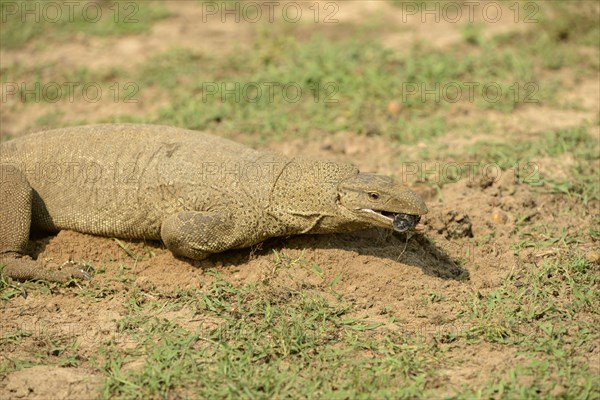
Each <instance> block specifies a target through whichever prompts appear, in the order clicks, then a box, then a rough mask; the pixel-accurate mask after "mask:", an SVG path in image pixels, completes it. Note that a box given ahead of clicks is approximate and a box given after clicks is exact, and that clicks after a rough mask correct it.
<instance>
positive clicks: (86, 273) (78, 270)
mask: <svg viewBox="0 0 600 400" xmlns="http://www.w3.org/2000/svg"><path fill="white" fill-rule="evenodd" d="M59 269H60V270H61V271H62V272H64V273H65V274H67V275H69V277H70V278H71V279H76V280H86V281H89V280H90V279H92V276H94V272H95V271H94V268H92V266H91V265H90V264H85V263H78V262H75V261H72V260H68V261H65V262H64V263H63V264H62V265H61V266H60V268H59Z"/></svg>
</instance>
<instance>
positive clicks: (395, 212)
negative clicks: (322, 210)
mask: <svg viewBox="0 0 600 400" xmlns="http://www.w3.org/2000/svg"><path fill="white" fill-rule="evenodd" d="M337 190H338V197H337V199H338V206H339V207H340V208H341V210H342V212H343V213H344V214H346V215H347V214H348V213H350V214H351V215H352V217H353V218H354V219H358V220H359V221H361V222H365V223H367V224H370V225H374V226H379V227H382V228H392V229H394V230H395V231H397V232H405V231H407V230H409V229H412V228H414V227H415V226H416V225H417V224H418V223H419V221H420V219H421V215H423V214H426V213H427V206H426V205H425V202H424V201H423V199H421V198H420V197H419V195H417V194H416V193H415V192H413V191H412V190H410V189H409V188H408V187H407V186H405V185H403V184H401V183H398V182H395V181H394V180H393V179H392V178H390V177H387V176H382V175H375V174H367V173H358V174H356V175H353V176H351V177H349V178H346V179H344V180H343V181H341V182H340V183H339V184H338V188H337Z"/></svg>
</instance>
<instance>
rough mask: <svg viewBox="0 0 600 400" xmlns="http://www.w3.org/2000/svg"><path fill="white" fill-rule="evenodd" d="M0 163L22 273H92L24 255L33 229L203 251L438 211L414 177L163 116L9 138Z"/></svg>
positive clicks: (10, 270) (5, 255)
mask: <svg viewBox="0 0 600 400" xmlns="http://www.w3.org/2000/svg"><path fill="white" fill-rule="evenodd" d="M0 167H1V169H0V183H1V186H0V228H1V233H0V264H4V265H6V267H5V269H4V274H5V275H7V276H9V277H11V278H14V279H20V280H26V279H46V280H51V281H59V282H60V281H65V280H67V279H69V278H70V277H75V278H82V277H85V274H84V273H83V272H80V271H79V270H77V269H75V270H74V271H68V270H65V271H58V272H56V271H55V272H51V271H45V270H44V269H43V268H42V267H41V266H40V265H38V263H37V262H36V261H33V260H31V259H29V258H28V257H26V256H24V255H23V252H24V250H25V246H26V245H27V241H28V240H29V234H30V230H41V231H46V232H57V231H59V230H62V229H69V230H74V231H78V232H82V233H89V234H94V235H101V236H108V237H118V238H126V239H149V240H162V241H163V242H164V243H165V245H166V246H167V248H168V249H169V250H171V251H172V252H173V253H174V254H175V255H176V256H181V257H188V258H192V259H203V258H205V257H207V256H209V255H210V254H213V253H219V252H222V251H225V250H227V249H232V248H243V247H248V246H251V245H253V244H256V243H260V242H262V241H264V240H265V239H268V238H270V237H277V236H287V235H293V234H302V233H332V232H347V231H353V230H357V229H362V228H368V227H372V226H380V227H390V228H392V227H398V226H399V224H396V223H395V222H397V221H395V217H397V215H399V214H400V215H403V214H408V215H409V216H415V218H416V219H410V220H409V221H410V222H409V223H408V228H412V227H413V226H414V225H415V224H416V223H417V222H418V217H417V216H419V215H422V214H424V213H426V212H427V208H426V206H425V204H424V202H423V201H422V200H421V199H420V198H419V197H418V196H417V195H416V194H415V193H414V192H412V191H410V190H409V189H408V188H407V187H405V186H404V185H402V184H400V183H396V182H394V181H393V180H392V179H391V178H388V177H384V176H379V175H373V174H364V173H359V171H358V170H357V169H356V168H355V167H354V166H352V165H351V164H347V163H337V162H329V161H318V160H310V159H304V158H287V157H284V156H282V155H278V154H275V153H269V152H262V151H257V150H254V149H251V148H248V147H245V146H243V145H241V144H238V143H235V142H233V141H230V140H227V139H224V138H220V137H217V136H213V135H210V134H207V133H203V132H196V131H189V130H184V129H178V128H172V127H166V126H157V125H136V124H106V125H90V126H81V127H72V128H63V129H56V130H51V131H45V132H39V133H35V134H31V135H27V136H25V137H22V138H18V139H15V140H12V141H8V142H5V143H2V144H1V145H0ZM405 225H406V224H405ZM397 230H398V229H397ZM403 230H405V228H403Z"/></svg>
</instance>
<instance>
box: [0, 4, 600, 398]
mask: <svg viewBox="0 0 600 400" xmlns="http://www.w3.org/2000/svg"><path fill="white" fill-rule="evenodd" d="M168 8H169V10H170V11H171V12H172V13H173V15H172V16H171V17H169V18H167V19H165V20H163V21H159V22H157V23H156V24H155V25H154V26H153V28H152V30H151V32H150V33H149V34H145V35H132V36H125V37H115V38H111V37H108V38H89V37H86V38H78V37H75V38H74V39H73V40H72V41H71V42H70V43H68V44H67V45H65V46H61V47H59V48H51V49H50V48H46V49H43V48H35V49H33V48H24V49H17V50H11V51H3V52H2V54H1V57H2V64H3V65H10V64H11V63H15V62H19V63H22V64H25V65H26V64H27V63H35V62H39V61H40V60H45V61H51V62H52V63H54V65H55V67H56V68H60V67H61V66H65V67H67V66H68V67H71V66H73V65H84V66H89V67H98V66H107V65H111V66H112V65H118V64H121V65H126V64H130V63H131V62H132V61H131V60H134V61H133V62H134V63H139V62H143V61H145V60H147V59H148V58H150V57H151V56H152V55H153V54H157V53H158V52H160V51H163V50H165V49H167V48H168V47H170V46H171V45H172V43H178V45H179V46H183V47H189V48H192V49H194V50H201V51H207V50H209V51H210V50H214V51H235V47H234V46H231V45H230V43H232V42H235V43H237V45H240V46H243V45H244V43H245V42H248V43H249V42H251V41H252V38H253V30H252V27H251V26H249V25H247V24H222V23H220V22H218V21H216V22H213V23H207V24H199V23H197V21H198V19H199V18H200V16H201V14H200V13H201V9H200V7H198V5H197V4H196V3H195V2H191V1H189V2H188V1H177V2H171V3H168ZM390 10H391V6H390V5H389V4H388V3H387V2H383V1H377V2H358V1H354V2H346V3H343V5H342V6H341V11H340V18H347V19H351V18H353V17H354V18H356V19H361V18H364V17H365V15H379V16H381V15H384V16H385V18H387V19H391V20H393V18H395V16H394V14H393V13H392V12H391V11H390ZM459 29H460V26H457V25H455V24H435V26H434V28H431V27H427V26H424V25H422V24H420V23H418V21H413V22H410V23H409V24H408V26H407V27H406V34H401V33H397V32H394V33H390V34H382V35H381V43H382V44H384V45H385V46H388V47H390V48H395V49H398V48H401V47H402V46H406V45H407V43H410V42H411V41H415V40H426V41H427V42H430V43H433V44H434V45H438V46H440V47H443V46H446V45H448V43H451V42H452V41H458V40H461V35H460V34H459ZM503 29H526V27H525V28H524V27H521V26H515V24H514V23H511V21H508V22H506V24H502V23H499V24H495V25H494V26H493V30H495V31H502V30H503ZM493 33H496V32H494V31H490V32H486V34H493ZM197 38H203V39H202V40H198V39H197ZM32 55H34V57H31V56H32ZM128 66H130V65H128ZM559 78H560V79H562V80H563V82H570V81H572V77H570V76H568V75H567V74H564V76H560V77H559ZM598 89H599V88H598V81H596V80H594V81H590V82H586V81H583V82H581V81H580V82H577V84H575V85H573V86H571V87H570V90H569V91H568V96H569V97H570V98H571V99H573V100H574V101H580V102H581V104H583V106H582V107H581V109H580V110H577V111H570V110H560V111H557V110H555V109H552V108H549V107H545V106H543V107H529V108H523V109H519V110H517V111H516V112H514V113H512V114H502V113H499V112H496V111H493V110H467V111H466V114H467V115H466V116H465V115H464V113H457V114H456V119H457V120H458V119H460V118H474V117H486V118H490V119H493V120H494V121H497V122H498V123H499V124H500V125H501V126H503V127H505V128H506V130H510V131H511V132H512V133H513V134H514V136H515V137H517V138H518V137H519V136H520V135H527V134H528V132H531V131H535V132H541V131H543V130H545V129H553V128H559V127H570V126H578V125H580V124H581V123H582V122H584V121H589V122H590V123H593V121H595V119H596V118H597V117H598V110H599V109H600V103H599V98H598V95H597V93H598ZM164 101H165V100H164V99H163V98H161V96H160V93H157V96H156V98H153V99H145V100H144V101H143V102H142V103H140V104H135V105H131V106H129V105H123V104H114V103H113V104H99V105H97V106H96V108H94V109H91V108H90V107H89V106H88V105H77V104H75V105H74V106H72V107H68V108H64V109H63V110H62V111H64V112H65V118H69V116H71V115H73V116H75V115H77V114H80V115H81V113H84V115H85V116H86V117H88V118H89V119H90V120H93V119H95V118H96V117H98V118H102V117H105V116H110V115H114V114H121V115H127V114H133V115H135V114H139V115H142V114H145V113H148V112H151V111H152V110H156V109H157V108H158V107H160V106H161V105H162V104H164ZM50 107H52V105H48V104H39V105H36V106H35V107H30V108H28V109H27V113H19V112H9V113H5V112H3V113H2V114H3V115H2V118H1V122H2V125H3V127H2V129H3V133H10V134H11V135H12V136H19V135H21V134H25V133H27V131H28V130H29V129H30V126H31V123H30V121H32V119H35V118H36V116H39V115H42V114H44V113H45V112H47V110H48V109H49V108H50ZM592 133H593V134H594V135H599V134H600V132H599V131H598V127H597V126H596V127H594V128H592ZM486 135H487V134H486V133H485V132H480V133H478V134H477V135H476V136H469V137H457V136H456V135H455V134H454V133H453V132H448V133H447V134H445V135H444V136H442V137H441V138H439V139H438V140H437V141H436V146H438V148H445V147H446V146H450V147H452V146H460V145H465V144H468V143H473V142H474V141H476V140H478V139H482V138H487V136H486ZM239 139H240V140H241V141H243V140H244V139H245V138H242V137H240V138H239ZM489 139H493V140H503V138H498V137H497V136H496V133H491V134H490V137H489ZM424 146H427V144H426V143H424V142H423V143H417V144H415V145H404V144H398V143H397V142H394V141H393V140H391V139H389V138H385V137H379V136H358V135H356V134H354V133H351V132H339V133H337V134H335V135H332V136H317V135H311V136H310V137H309V138H308V139H292V140H284V141H279V142H273V143H267V144H265V145H262V146H260V148H264V149H268V150H272V151H279V152H282V153H284V154H287V155H311V156H315V157H319V158H328V159H333V160H344V161H350V162H353V163H355V164H356V165H358V167H359V168H360V169H361V170H363V171H374V172H379V173H382V174H390V173H393V174H396V175H398V171H403V168H404V167H405V164H403V161H402V160H403V154H406V153H407V152H411V151H414V149H419V148H423V147H424ZM443 161H448V160H440V163H439V164H438V165H427V166H426V165H421V166H420V167H421V168H426V169H427V170H428V171H431V170H434V171H435V168H438V170H437V171H438V173H443V168H444V166H445V164H444V162H443ZM537 162H538V166H539V168H540V170H543V172H544V174H545V175H546V176H561V174H564V171H565V170H566V169H567V168H568V167H569V166H570V165H571V163H572V160H570V159H569V158H568V157H563V158H559V159H558V160H557V159H539V160H537ZM516 175H517V174H516V171H514V170H509V171H506V172H504V173H502V174H500V175H499V176H496V175H493V176H484V175H481V174H479V175H475V176H472V177H467V176H462V177H463V179H461V180H459V181H458V182H456V183H452V184H447V185H444V186H443V188H442V189H441V192H437V191H436V190H434V189H431V188H430V187H429V186H426V185H419V184H418V183H417V182H416V181H417V179H416V177H415V176H414V175H410V174H409V175H407V177H406V178H407V181H408V182H409V183H410V184H411V185H412V186H413V187H414V189H415V190H416V191H417V192H419V193H420V194H421V195H422V196H423V198H424V199H425V200H426V201H427V203H428V207H429V213H428V214H427V215H426V216H425V217H424V218H423V219H422V223H421V226H420V229H419V230H418V231H417V232H416V233H414V234H411V235H409V239H408V238H407V236H402V235H394V234H391V233H388V232H382V231H380V230H369V231H364V232H358V233H354V234H345V235H341V234H340V235H323V236H301V237H290V238H280V239H273V240H270V241H268V242H266V243H263V244H262V245H260V246H257V247H256V248H253V249H251V250H249V249H243V250H235V251H229V252H227V253H225V254H221V255H215V256H213V257H211V258H209V259H207V260H203V261H200V262H185V261H181V260H177V259H175V258H173V257H172V256H171V254H170V253H169V252H168V251H167V250H166V249H164V248H163V247H162V246H161V245H160V244H159V243H140V242H127V241H124V242H123V243H124V244H125V246H126V247H127V248H128V249H130V250H131V251H133V252H134V253H136V254H138V255H143V257H142V260H141V261H134V260H133V259H132V258H131V257H130V256H129V255H128V254H126V252H125V251H124V250H123V249H122V247H121V246H120V245H119V243H117V241H115V240H114V239H110V238H101V237H93V236H90V235H85V234H80V233H76V232H68V231H63V232H60V233H59V234H58V235H56V236H51V237H43V238H36V239H35V240H33V241H32V244H31V248H30V254H31V255H32V256H34V257H37V258H38V259H44V260H48V261H49V262H55V263H60V262H62V261H63V260H65V259H67V258H71V259H74V260H86V261H89V262H91V263H92V264H94V265H95V267H96V269H103V270H104V271H103V273H102V274H98V275H97V276H96V277H95V278H94V279H93V280H92V281H91V282H89V283H83V284H82V285H83V286H85V285H91V286H92V287H96V288H98V287H102V288H104V290H105V291H106V293H107V297H106V299H99V300H98V301H95V302H90V303H86V304H85V305H84V304H82V303H81V299H80V297H78V296H76V295H75V294H73V292H72V290H73V289H67V288H60V287H55V286H51V287H50V289H49V290H48V293H47V294H40V295H36V296H29V297H27V298H25V297H20V296H19V297H15V298H13V299H12V300H11V301H10V302H9V303H7V305H5V306H3V307H2V308H1V309H0V318H1V321H2V322H1V324H2V329H1V330H0V336H2V335H3V334H4V333H5V332H10V331H13V329H14V327H15V326H19V327H21V328H22V329H26V330H30V331H36V330H45V329H60V330H63V332H62V334H64V335H82V340H81V341H80V348H79V353H80V354H83V355H89V356H91V355H92V354H94V352H95V351H96V350H97V346H98V342H99V338H100V337H101V336H103V335H107V334H114V332H116V328H115V320H117V319H118V318H119V317H120V316H121V315H123V313H124V312H125V310H124V309H123V304H122V303H121V301H120V300H119V301H118V300H116V299H114V298H112V297H111V296H110V295H109V294H110V293H115V292H118V291H119V289H120V287H121V285H122V283H121V282H120V281H119V280H117V279H115V277H117V275H118V274H119V265H120V264H124V265H126V266H127V267H128V268H130V269H131V273H132V275H133V277H134V279H135V285H136V286H137V287H138V288H139V289H140V290H142V291H146V292H147V293H151V292H153V291H154V292H156V291H158V292H161V293H176V292H177V291H178V290H181V289H185V288H190V287H192V288H202V287H207V286H208V285H209V284H210V282H211V281H212V280H213V279H214V278H213V275H212V274H209V273H207V271H208V270H209V269H211V268H215V267H217V268H218V269H219V270H220V271H221V273H222V276H223V277H224V279H226V280H228V281H231V282H233V283H235V284H242V283H246V282H257V281H260V280H263V279H265V277H268V276H270V273H271V270H272V268H273V261H274V257H275V256H274V253H273V250H276V251H277V252H279V253H280V254H285V255H287V256H289V258H290V259H297V258H299V257H303V258H304V259H305V260H306V261H307V262H309V263H310V262H313V261H314V262H316V263H318V265H319V266H321V268H322V269H323V271H324V274H325V275H326V276H327V277H330V278H333V277H335V276H337V275H338V274H340V273H341V274H342V275H341V276H342V278H341V281H340V282H339V283H338V290H339V291H340V292H341V293H344V294H345V295H347V296H349V297H351V298H354V299H355V300H356V301H357V303H358V304H364V307H363V309H362V311H360V313H364V314H363V316H367V317H368V320H369V321H373V322H377V321H378V319H381V320H382V321H383V320H384V318H383V317H382V316H380V315H378V313H377V312H375V310H379V309H382V308H384V307H385V308H386V309H388V310H389V312H390V313H392V314H393V315H394V316H396V318H397V319H398V321H400V323H401V325H402V327H403V329H404V333H408V334H419V333H425V334H427V333H430V332H440V331H444V330H452V329H463V330H464V329H468V328H469V327H468V326H460V327H456V326H453V325H452V321H448V317H449V316H450V315H452V314H453V311H455V307H456V304H457V302H459V301H461V299H464V298H465V296H466V295H467V294H469V293H474V292H475V293H476V292H479V291H481V292H486V291H487V290H489V289H491V288H495V287H498V286H499V285H500V284H501V282H502V281H503V279H505V278H506V277H507V276H510V275H514V274H518V273H519V272H520V271H521V270H522V264H523V262H525V261H531V260H534V261H539V262H542V261H543V260H546V259H549V258H552V257H553V256H555V255H556V254H557V253H558V252H559V250H558V249H553V248H549V249H548V248H547V249H544V250H543V251H539V252H536V251H535V250H533V249H531V250H529V251H527V250H526V251H524V252H523V251H522V252H521V253H520V255H518V256H517V255H516V252H515V251H514V249H513V244H514V243H515V241H516V240H517V238H516V236H515V232H516V223H517V220H523V219H525V220H526V221H528V222H530V223H534V222H536V223H538V222H545V223H547V224H548V225H553V226H555V227H560V228H564V229H565V230H566V231H567V232H575V231H578V230H579V229H581V227H589V226H590V225H591V224H593V220H592V219H591V217H590V216H582V215H570V216H569V217H567V218H558V217H557V216H560V215H562V214H563V212H562V210H563V209H564V207H565V204H564V202H563V201H562V200H561V198H559V197H557V196H555V195H553V194H536V193H534V192H533V191H532V190H531V187H530V186H528V185H525V184H522V183H520V182H519V179H517V176H516ZM590 207H594V208H595V211H594V212H595V213H596V215H597V213H598V204H592V205H590ZM474 239H475V240H479V241H480V243H483V244H482V245H478V246H475V245H474V244H473V240H474ZM572 246H573V248H572V249H571V250H572V251H581V252H583V253H587V252H590V251H592V250H596V251H597V250H598V244H597V243H593V242H592V241H588V242H586V243H581V244H574V245H572ZM561 251H562V250H561ZM107 260H110V261H107ZM291 274H292V276H291V278H290V277H288V278H284V277H277V278H276V280H275V281H274V282H273V283H272V284H273V285H281V286H282V287H287V286H286V285H290V284H291V283H290V282H289V281H286V279H293V281H294V284H296V285H300V284H301V283H306V284H310V283H311V281H312V280H313V279H315V278H314V276H311V275H310V274H308V273H307V272H306V271H305V270H303V269H298V270H297V271H291ZM430 293H443V296H444V297H445V299H446V301H444V302H438V303H424V302H423V297H424V296H427V295H428V294H430ZM149 296H150V295H149ZM168 317H169V318H173V319H175V320H179V321H183V322H182V323H184V324H185V323H186V321H187V323H189V324H193V322H191V321H190V316H189V315H187V314H186V312H185V310H183V311H181V312H179V313H176V315H171V316H168ZM64 321H68V322H69V323H68V324H64ZM56 327H60V328H56ZM24 343H26V344H27V346H23V345H19V346H14V347H13V348H12V349H11V352H12V354H11V357H19V356H20V355H25V354H24V353H27V352H30V351H32V349H35V348H36V345H37V344H36V335H33V336H32V337H31V338H29V339H26V341H25V342H24ZM599 352H600V346H598V347H596V348H595V349H594V350H593V351H591V352H589V353H588V354H587V357H589V361H590V368H592V369H594V370H595V371H596V373H600V369H599V364H598V363H596V362H595V361H593V360H596V361H597V360H598V359H599V357H600V353H599ZM22 353H23V354H22ZM452 354H454V357H456V360H457V361H458V362H457V363H456V364H455V367H453V368H449V369H447V370H445V371H443V373H444V375H445V377H446V382H447V383H449V384H451V385H453V386H458V385H461V384H469V383H473V382H477V381H479V380H481V379H484V377H482V374H481V371H485V370H490V369H494V368H497V367H498V366H501V365H502V364H503V363H505V362H506V360H507V357H518V355H513V354H511V355H507V354H506V353H505V351H504V349H503V348H502V347H501V346H499V345H496V344H493V343H480V344H479V345H478V346H477V354H476V355H475V354H471V355H469V354H465V353H464V352H462V353H461V348H460V347H459V348H457V349H456V351H455V352H453V353H452ZM100 380H101V377H100V376H94V375H93V374H90V373H89V372H88V370H86V368H61V367H50V366H36V367H33V368H32V369H27V370H20V371H17V372H14V373H11V374H9V375H8V376H7V378H6V379H5V380H4V381H2V382H0V397H3V398H27V399H43V398H50V397H51V398H57V399H59V398H60V399H66V398H89V397H90V395H91V393H93V390H94V388H96V387H97V385H98V384H99V382H100ZM92 397H93V396H92Z"/></svg>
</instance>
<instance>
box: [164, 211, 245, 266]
mask: <svg viewBox="0 0 600 400" xmlns="http://www.w3.org/2000/svg"><path fill="white" fill-rule="evenodd" d="M246 222H248V221H246ZM240 225H241V224H239V223H237V222H236V220H235V219H234V218H232V217H231V216H230V215H228V213H225V212H205V211H182V212H179V213H177V214H173V215H171V216H169V217H167V218H166V219H165V220H164V221H163V223H162V226H161V232H160V234H161V238H162V240H163V242H164V243H165V245H166V246H167V248H168V249H169V250H170V251H171V252H172V253H173V254H174V255H176V256H180V257H187V258H191V259H194V260H202V259H203V258H206V257H208V256H209V255H211V254H213V253H220V252H222V251H225V250H229V249H232V248H236V247H242V246H246V245H247V246H249V245H251V244H253V243H252V240H251V239H250V235H251V233H250V229H242V228H241V226H240ZM246 225H249V224H244V226H246Z"/></svg>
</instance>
